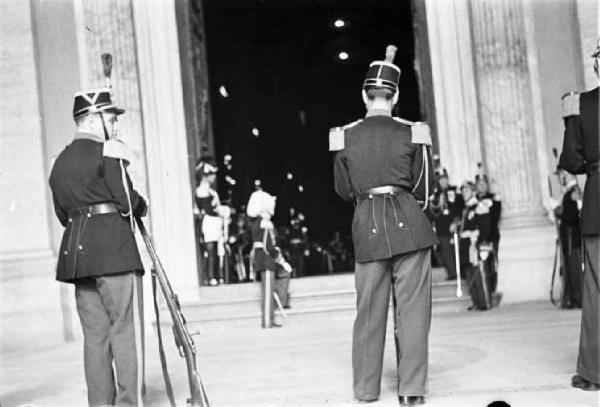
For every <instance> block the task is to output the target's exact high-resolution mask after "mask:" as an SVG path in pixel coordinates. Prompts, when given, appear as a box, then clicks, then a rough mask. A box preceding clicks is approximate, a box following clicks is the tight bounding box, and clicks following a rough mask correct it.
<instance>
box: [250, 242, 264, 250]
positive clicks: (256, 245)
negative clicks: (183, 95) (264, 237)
mask: <svg viewBox="0 0 600 407" xmlns="http://www.w3.org/2000/svg"><path fill="white" fill-rule="evenodd" d="M252 248H253V249H264V248H265V245H263V242H254V243H253V244H252Z"/></svg>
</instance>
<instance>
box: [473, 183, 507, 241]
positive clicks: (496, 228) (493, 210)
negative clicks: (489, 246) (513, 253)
mask: <svg viewBox="0 0 600 407" xmlns="http://www.w3.org/2000/svg"><path fill="white" fill-rule="evenodd" d="M477 199H479V200H480V201H481V202H482V203H483V204H484V205H485V206H487V207H488V208H489V209H490V235H489V241H490V242H498V241H499V240H500V218H501V216H502V201H501V200H500V199H498V195H496V194H494V193H492V192H488V193H486V194H483V195H477Z"/></svg>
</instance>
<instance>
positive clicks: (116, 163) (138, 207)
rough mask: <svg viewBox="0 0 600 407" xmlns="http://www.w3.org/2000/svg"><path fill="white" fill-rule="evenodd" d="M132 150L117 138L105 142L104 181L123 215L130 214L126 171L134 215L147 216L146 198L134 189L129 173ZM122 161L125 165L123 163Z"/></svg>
mask: <svg viewBox="0 0 600 407" xmlns="http://www.w3.org/2000/svg"><path fill="white" fill-rule="evenodd" d="M131 155H132V154H131V151H130V150H129V148H128V147H127V145H126V144H125V143H123V142H122V141H120V140H117V139H111V140H108V141H106V142H105V143H104V157H103V165H104V181H105V183H106V186H107V187H108V189H109V191H110V193H111V195H112V197H113V200H114V204H115V206H116V207H117V209H118V210H119V212H121V214H122V215H127V214H129V202H128V200H127V193H126V192H125V185H124V184H123V178H122V172H121V171H124V172H125V174H124V175H125V179H126V182H127V188H128V189H129V197H130V199H131V209H132V212H133V216H134V217H141V216H146V213H147V211H148V205H147V203H146V200H145V199H144V198H142V196H141V195H140V194H139V193H138V192H137V191H136V190H135V189H133V184H132V183H131V178H130V177H129V174H128V173H127V165H129V162H130V161H131ZM121 162H122V164H123V165H121Z"/></svg>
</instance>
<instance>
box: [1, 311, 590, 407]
mask: <svg viewBox="0 0 600 407" xmlns="http://www.w3.org/2000/svg"><path fill="white" fill-rule="evenodd" d="M579 318H580V313H579V312H578V311H561V310H557V309H555V308H553V307H552V306H551V305H550V304H547V303H528V304H521V305H512V306H504V307H500V308H498V309H495V310H493V311H490V312H485V313H466V312H465V313H449V314H439V315H434V318H433V324H432V330H431V340H430V342H431V344H430V372H429V377H430V381H429V394H428V397H427V405H429V406H432V407H434V406H444V407H453V406H461V407H471V406H473V407H478V406H487V404H488V403H490V402H491V401H494V400H505V401H507V402H509V403H510V404H511V405H512V406H513V407H521V406H522V407H536V406H548V407H552V406H555V407H576V406H600V393H597V392H596V393H588V392H583V391H580V390H576V389H572V388H571V387H570V386H569V383H570V377H571V375H572V374H573V372H574V367H575V360H576V352H577V341H578V331H579ZM352 320H353V313H352V312H335V313H324V314H309V315H298V316H293V317H290V318H289V319H288V320H287V321H286V326H285V327H284V328H282V329H271V330H262V329H260V328H258V327H256V326H254V324H252V325H250V324H246V325H244V324H239V323H237V324H235V325H227V324H223V323H221V324H219V323H211V324H208V325H206V326H205V327H204V332H203V333H202V334H201V335H200V336H197V337H196V342H197V347H198V363H199V366H200V367H201V374H202V377H203V380H204V385H205V387H206V390H207V393H208V396H209V399H210V401H211V405H212V406H348V405H354V403H353V400H352V391H351V369H350V349H351V339H350V332H351V327H352ZM391 332H392V331H391V329H389V327H388V343H387V345H386V357H385V365H384V371H383V380H382V389H381V398H380V401H379V402H378V403H374V404H371V405H373V406H395V405H397V401H396V394H395V384H396V380H395V370H394V359H395V357H394V354H393V352H394V346H393V342H392V338H391V336H390V334H391ZM166 334H167V341H166V344H167V347H168V357H169V368H170V372H171V376H172V379H173V382H174V384H175V393H176V398H177V400H178V402H179V403H180V405H185V397H186V393H185V392H186V376H185V370H184V363H183V360H182V359H180V358H178V356H177V354H176V350H175V348H174V346H173V345H172V341H171V340H170V332H169V331H168V330H167V332H166ZM146 343H147V349H146V359H147V368H146V382H147V390H148V391H147V399H148V400H147V405H150V406H166V405H168V402H167V399H166V396H165V393H164V386H163V381H162V375H161V371H160V364H159V361H158V354H157V345H156V340H155V338H154V337H153V330H152V329H148V330H147V337H146ZM36 348H37V350H36V351H27V350H12V351H10V352H4V353H2V354H0V383H1V385H0V404H1V406H2V407H12V406H24V405H34V406H83V405H86V398H85V395H86V390H85V384H84V381H83V374H82V344H81V342H80V341H79V340H78V341H76V342H72V343H68V344H65V345H61V346H46V347H44V345H43V344H38V346H36Z"/></svg>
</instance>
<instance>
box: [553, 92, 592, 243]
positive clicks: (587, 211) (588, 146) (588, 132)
mask: <svg viewBox="0 0 600 407" xmlns="http://www.w3.org/2000/svg"><path fill="white" fill-rule="evenodd" d="M598 94H599V91H598V88H595V89H593V90H591V91H589V92H583V93H581V94H571V95H568V96H566V97H565V98H564V99H563V117H564V122H565V136H564V141H563V150H562V153H561V155H560V161H559V167H560V168H562V169H564V170H566V171H568V172H570V173H571V174H587V181H586V183H585V191H584V193H583V209H582V214H581V232H582V233H583V234H584V235H598V234H600V210H599V208H600V178H599V169H598V163H599V161H600V122H599V121H598V115H599V114H598V112H599V110H598V109H599V103H598Z"/></svg>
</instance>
